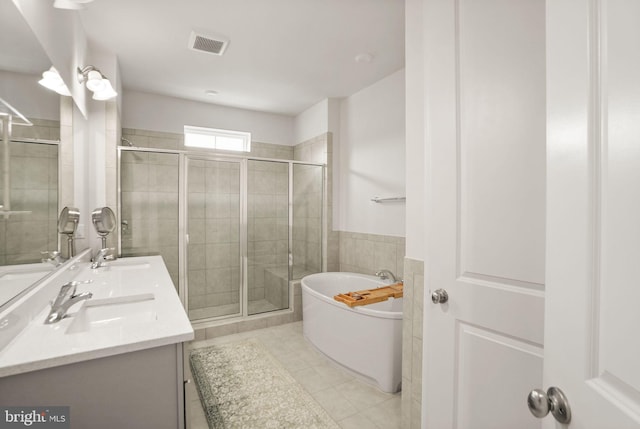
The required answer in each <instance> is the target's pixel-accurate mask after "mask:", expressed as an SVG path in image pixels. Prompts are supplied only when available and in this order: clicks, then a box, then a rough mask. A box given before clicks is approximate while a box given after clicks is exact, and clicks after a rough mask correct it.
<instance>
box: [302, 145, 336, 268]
mask: <svg viewBox="0 0 640 429" xmlns="http://www.w3.org/2000/svg"><path fill="white" fill-rule="evenodd" d="M293 155H294V159H295V160H296V161H305V162H315V163H320V164H326V167H325V174H324V206H323V212H322V219H323V230H324V231H325V234H324V235H323V236H322V240H323V241H322V244H323V246H322V252H323V253H322V264H323V266H322V268H323V269H322V271H338V270H339V265H340V263H339V246H340V234H339V232H338V231H334V230H333V135H332V133H330V132H327V133H324V134H320V135H319V136H316V137H314V138H312V139H309V140H307V141H305V142H302V143H300V144H298V145H296V146H295V148H294V152H293Z"/></svg>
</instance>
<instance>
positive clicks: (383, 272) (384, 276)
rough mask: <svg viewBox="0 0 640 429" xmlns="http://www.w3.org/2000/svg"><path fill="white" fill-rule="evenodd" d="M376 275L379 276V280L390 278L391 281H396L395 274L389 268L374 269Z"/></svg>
mask: <svg viewBox="0 0 640 429" xmlns="http://www.w3.org/2000/svg"><path fill="white" fill-rule="evenodd" d="M376 276H377V277H380V280H387V279H391V281H392V282H394V283H395V282H396V280H397V279H396V276H395V274H393V273H392V272H391V271H389V270H379V271H376Z"/></svg>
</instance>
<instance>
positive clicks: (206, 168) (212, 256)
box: [187, 160, 240, 312]
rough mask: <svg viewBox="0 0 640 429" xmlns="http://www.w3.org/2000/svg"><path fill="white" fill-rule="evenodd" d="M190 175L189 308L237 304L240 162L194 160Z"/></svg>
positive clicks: (190, 164)
mask: <svg viewBox="0 0 640 429" xmlns="http://www.w3.org/2000/svg"><path fill="white" fill-rule="evenodd" d="M188 177H189V187H188V191H187V192H188V195H187V198H188V216H189V222H188V224H189V246H188V249H189V250H188V252H189V257H188V261H189V265H188V267H187V270H188V279H189V310H193V309H198V308H203V307H210V306H216V305H228V304H238V303H239V301H240V294H239V288H238V285H239V284H240V245H239V241H240V221H239V218H240V165H239V164H238V163H232V162H218V161H204V160H190V162H189V170H188ZM236 311H237V310H236ZM236 311H232V312H236Z"/></svg>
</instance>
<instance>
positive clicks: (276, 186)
mask: <svg viewBox="0 0 640 429" xmlns="http://www.w3.org/2000/svg"><path fill="white" fill-rule="evenodd" d="M247 180H248V187H247V210H248V213H247V223H248V249H247V263H248V271H249V272H248V282H247V292H248V295H249V296H248V303H247V305H248V314H249V315H252V314H258V313H265V312H268V311H275V310H282V309H285V308H289V163H287V162H275V161H258V160H249V161H248V163H247Z"/></svg>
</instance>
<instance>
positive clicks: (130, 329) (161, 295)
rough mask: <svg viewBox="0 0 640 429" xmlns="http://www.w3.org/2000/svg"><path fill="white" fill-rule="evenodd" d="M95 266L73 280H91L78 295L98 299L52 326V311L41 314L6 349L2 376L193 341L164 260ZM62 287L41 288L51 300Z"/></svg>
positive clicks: (82, 267)
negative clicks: (85, 293)
mask: <svg viewBox="0 0 640 429" xmlns="http://www.w3.org/2000/svg"><path fill="white" fill-rule="evenodd" d="M89 265H90V264H89V263H88V262H79V263H77V264H75V267H74V268H73V269H72V270H73V274H74V275H73V277H72V279H73V280H75V281H86V280H91V281H92V282H91V283H88V284H80V285H78V286H77V291H76V293H82V292H92V293H93V297H92V298H91V299H88V300H85V301H81V302H79V303H77V304H75V305H73V306H72V307H71V308H70V309H69V311H68V317H66V318H64V319H63V320H61V321H59V322H57V323H53V324H49V325H46V324H44V320H45V318H46V316H47V315H48V314H49V310H50V306H49V305H46V306H44V307H42V308H40V309H35V310H34V311H33V313H32V314H33V315H32V316H30V319H31V320H30V322H29V323H28V324H27V325H26V326H25V327H24V329H22V330H21V331H20V332H19V333H18V334H17V335H16V336H15V337H14V338H13V339H12V340H11V342H9V343H8V344H7V345H6V346H5V347H4V348H3V349H2V350H0V377H2V376H8V375H15V374H20V373H24V372H28V371H34V370H38V369H43V368H50V367H54V366H59V365H66V364H70V363H75V362H81V361H84V360H89V359H95V358H101V357H105V356H111V355H116V354H120V353H126V352H133V351H137V350H143V349H148V348H152V347H159V346H163V345H168V344H175V343H179V342H183V341H190V340H192V339H193V337H194V333H193V328H192V327H191V323H190V322H189V319H188V317H187V315H186V313H185V311H184V308H183V306H182V303H181V302H180V299H179V297H178V294H177V292H176V290H175V287H174V286H173V283H172V282H171V278H170V277H169V273H168V272H167V269H166V267H165V265H164V263H163V261H162V258H161V257H160V256H143V257H136V258H122V259H119V260H117V261H113V262H107V267H104V268H98V269H91V268H90V267H89ZM60 282H61V280H60V281H58V282H55V280H54V283H53V284H51V285H47V284H45V285H43V286H41V288H43V289H46V293H47V294H48V295H49V296H50V297H49V298H48V299H54V298H55V296H56V295H57V293H58V291H59V290H60V286H62V283H60ZM58 283H60V284H58ZM40 293H41V294H42V293H45V291H42V292H40ZM114 301H115V302H116V303H115V304H112V303H113V302H114ZM128 301H133V302H128ZM110 303H111V305H110ZM111 314H113V316H114V317H110V316H111ZM0 329H2V327H1V326H0Z"/></svg>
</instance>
